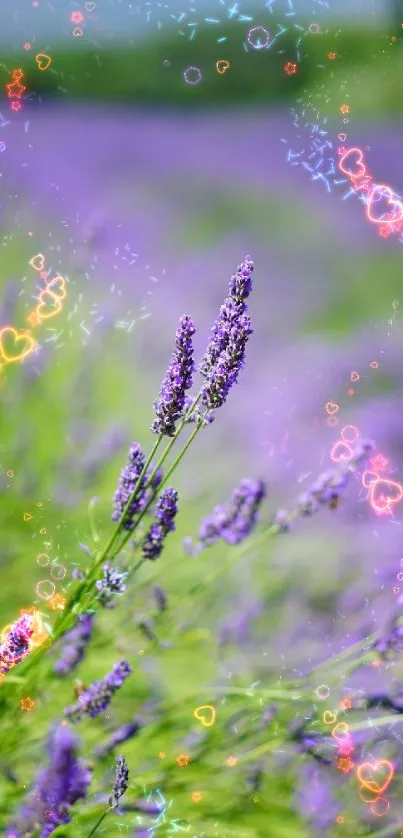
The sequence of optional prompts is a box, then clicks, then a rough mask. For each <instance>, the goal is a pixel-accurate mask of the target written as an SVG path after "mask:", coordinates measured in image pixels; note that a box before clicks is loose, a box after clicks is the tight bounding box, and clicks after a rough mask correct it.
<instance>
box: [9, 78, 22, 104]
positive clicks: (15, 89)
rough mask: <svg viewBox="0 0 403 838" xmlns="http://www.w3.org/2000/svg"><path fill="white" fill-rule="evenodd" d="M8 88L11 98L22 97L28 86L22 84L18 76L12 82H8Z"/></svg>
mask: <svg viewBox="0 0 403 838" xmlns="http://www.w3.org/2000/svg"><path fill="white" fill-rule="evenodd" d="M6 89H7V95H8V96H9V98H10V99H20V98H21V96H22V94H23V93H24V91H25V90H26V87H24V85H23V84H20V83H19V80H18V78H16V79H15V80H14V81H13V83H12V84H6Z"/></svg>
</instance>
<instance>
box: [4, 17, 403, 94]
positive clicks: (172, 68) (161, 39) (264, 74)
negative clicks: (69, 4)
mask: <svg viewBox="0 0 403 838" xmlns="http://www.w3.org/2000/svg"><path fill="white" fill-rule="evenodd" d="M259 25H260V26H264V25H266V26H267V28H268V29H269V30H270V31H271V32H273V31H275V20H274V18H273V17H272V16H270V15H267V20H265V19H264V16H263V18H262V17H261V16H260V17H259ZM225 29H226V33H227V40H226V42H225V43H223V44H217V30H216V29H215V28H214V27H208V26H204V27H203V26H202V27H200V29H198V30H197V36H196V37H195V38H194V39H193V40H191V41H190V40H188V39H186V38H185V37H181V36H180V35H178V34H176V33H175V32H173V31H170V30H169V29H165V30H162V31H160V32H154V33H153V36H152V38H150V39H149V40H144V41H140V42H139V43H137V44H134V45H133V46H132V47H131V48H127V47H124V46H122V47H120V46H119V47H116V46H114V47H111V46H110V45H104V46H101V47H100V48H99V50H95V49H94V47H93V46H92V45H87V44H85V42H83V43H81V44H79V43H77V42H73V43H72V44H71V47H70V48H69V49H68V50H66V49H65V48H63V47H55V48H54V50H53V51H52V50H51V57H52V64H51V66H50V68H49V69H48V70H46V71H44V72H43V71H40V70H39V69H38V68H37V67H36V64H35V60H34V55H33V52H32V53H29V54H25V55H23V56H21V59H20V66H21V67H22V69H23V70H24V73H25V83H26V85H27V89H28V91H33V92H36V93H37V94H38V95H40V96H41V97H48V96H51V97H58V98H62V99H64V98H66V96H67V97H73V98H79V99H84V100H90V101H91V100H99V101H104V102H111V103H120V102H125V103H128V102H130V103H139V104H150V105H151V104H154V105H155V104H158V105H160V106H169V105H178V106H184V107H194V108H197V107H200V105H217V106H222V105H225V104H228V105H231V104H235V103H236V104H237V105H242V104H245V105H248V106H250V105H251V104H267V103H273V104H274V103H277V102H283V101H289V102H290V103H292V102H294V101H295V99H296V98H298V96H299V95H303V96H304V97H305V95H306V93H307V92H309V91H311V90H312V89H313V88H315V86H316V85H319V87H321V86H322V85H325V86H326V89H327V88H328V87H330V89H331V90H333V89H337V90H338V89H339V86H340V82H341V81H343V84H344V85H345V88H346V89H347V90H348V94H349V96H350V95H351V97H352V99H353V100H354V103H355V101H356V100H355V96H356V98H357V107H358V109H360V108H362V107H365V102H366V101H367V99H366V96H365V90H364V87H366V88H367V90H368V96H369V99H368V102H370V103H371V109H372V110H373V109H374V107H377V104H378V105H379V106H381V108H382V109H384V110H386V111H388V110H389V108H391V107H392V106H393V105H397V106H398V107H400V104H399V103H400V102H401V83H400V81H399V78H400V75H399V73H398V72H396V79H395V83H394V85H393V87H391V88H389V87H386V88H385V84H384V82H383V67H384V66H387V67H388V69H389V70H390V66H391V65H390V62H389V64H388V65H386V59H385V60H383V59H382V55H383V54H384V53H385V52H387V51H388V50H389V51H390V36H389V35H388V34H387V33H383V32H379V30H376V31H373V30H368V31H363V29H362V28H360V29H359V30H358V31H355V30H351V29H346V30H345V29H343V30H341V31H340V30H336V29H334V30H333V31H330V32H329V33H328V34H318V35H307V37H305V38H304V39H303V41H302V44H301V47H300V61H299V62H298V72H297V73H296V74H295V75H291V76H289V75H287V74H286V73H285V72H284V65H285V63H286V62H287V61H292V62H293V61H297V52H296V42H295V37H294V35H293V34H292V31H291V30H290V31H288V32H287V33H286V34H284V35H282V37H281V54H280V50H279V49H277V50H276V49H275V48H273V49H269V50H267V49H262V50H254V49H252V48H250V47H249V50H248V52H246V51H245V50H244V48H243V44H244V43H245V41H246V38H247V34H248V25H247V24H240V23H232V22H231V23H230V22H229V23H228V25H226V27H225ZM395 47H396V49H397V50H400V48H401V44H400V43H397V44H396V45H395ZM331 51H335V52H336V53H337V60H336V61H330V60H329V59H328V57H327V56H328V53H329V52H331ZM222 58H224V59H226V60H227V61H229V62H230V65H231V66H230V68H229V69H228V70H227V71H226V72H225V73H221V74H218V73H217V70H216V67H215V64H216V61H217V60H218V59H222ZM390 58H391V60H392V61H393V60H394V61H395V64H396V70H397V69H398V66H400V59H398V56H397V54H396V57H395V59H394V58H393V56H392V55H391V56H390ZM2 59H3V61H2V72H0V78H1V77H2V76H3V84H5V83H6V82H8V81H9V76H8V74H9V72H10V69H12V68H13V67H14V64H15V58H14V57H11V56H10V57H8V56H7V55H6V54H5V55H3V56H2ZM164 61H165V62H166V61H169V66H164V64H163V62H164ZM369 63H373V64H374V70H373V71H371V72H372V73H373V76H374V80H375V81H376V84H375V88H374V86H373V85H372V84H371V85H368V84H367V83H366V84H365V85H361V87H362V89H361V88H358V87H357V84H356V83H354V84H353V83H352V80H353V79H354V80H356V79H357V77H358V78H359V77H360V73H361V70H362V68H365V78H364V80H365V82H367V76H366V73H367V66H368V64H369ZM189 66H196V67H198V68H199V69H200V70H201V72H202V74H203V80H202V81H201V82H200V83H199V84H197V85H195V86H193V85H189V84H186V82H185V81H184V80H183V72H184V71H185V70H186V68H187V67H189ZM0 70H1V68H0ZM346 74H347V84H346ZM348 78H350V79H351V83H348ZM374 89H375V92H376V91H377V89H379V94H377V97H376V98H377V99H378V98H379V102H378V103H377V104H376V102H375V100H374ZM369 91H370V92H369ZM399 91H400V92H399ZM325 98H326V99H327V98H328V97H325ZM331 100H332V101H333V96H332V97H331ZM381 100H382V102H381ZM337 101H338V99H337ZM362 103H364V104H362ZM382 103H383V104H382ZM323 105H324V103H323V101H322V102H321V108H320V110H321V111H322V110H323Z"/></svg>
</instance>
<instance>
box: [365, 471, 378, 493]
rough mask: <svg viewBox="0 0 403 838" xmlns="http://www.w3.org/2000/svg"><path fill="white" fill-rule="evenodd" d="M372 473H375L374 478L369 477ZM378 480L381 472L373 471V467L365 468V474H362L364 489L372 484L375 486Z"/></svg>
mask: <svg viewBox="0 0 403 838" xmlns="http://www.w3.org/2000/svg"><path fill="white" fill-rule="evenodd" d="M371 475H374V479H373V480H370V479H369V477H370V476H371ZM377 480H379V474H378V472H377V471H371V469H365V471H364V472H363V475H362V485H363V486H364V489H370V488H371V486H373V485H374V483H376V482H377Z"/></svg>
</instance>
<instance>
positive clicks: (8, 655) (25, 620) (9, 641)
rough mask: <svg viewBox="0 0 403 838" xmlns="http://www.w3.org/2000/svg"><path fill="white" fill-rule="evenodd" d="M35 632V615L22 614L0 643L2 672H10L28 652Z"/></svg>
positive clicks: (0, 667)
mask: <svg viewBox="0 0 403 838" xmlns="http://www.w3.org/2000/svg"><path fill="white" fill-rule="evenodd" d="M33 633H34V627H33V616H32V615H31V614H22V616H21V617H19V619H18V620H16V622H15V623H13V625H12V626H11V628H10V631H9V632H8V633H7V635H6V637H5V639H4V641H3V643H1V645H0V672H8V671H9V669H11V667H12V666H15V665H16V664H17V663H19V662H20V661H21V660H22V658H24V657H25V656H26V655H27V654H28V652H29V650H30V645H29V644H30V640H31V637H32V635H33Z"/></svg>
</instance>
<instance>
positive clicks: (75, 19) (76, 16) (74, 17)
mask: <svg viewBox="0 0 403 838" xmlns="http://www.w3.org/2000/svg"><path fill="white" fill-rule="evenodd" d="M70 20H71V22H72V23H81V22H82V21H83V20H84V15H82V14H81V12H72V13H71V15H70Z"/></svg>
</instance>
